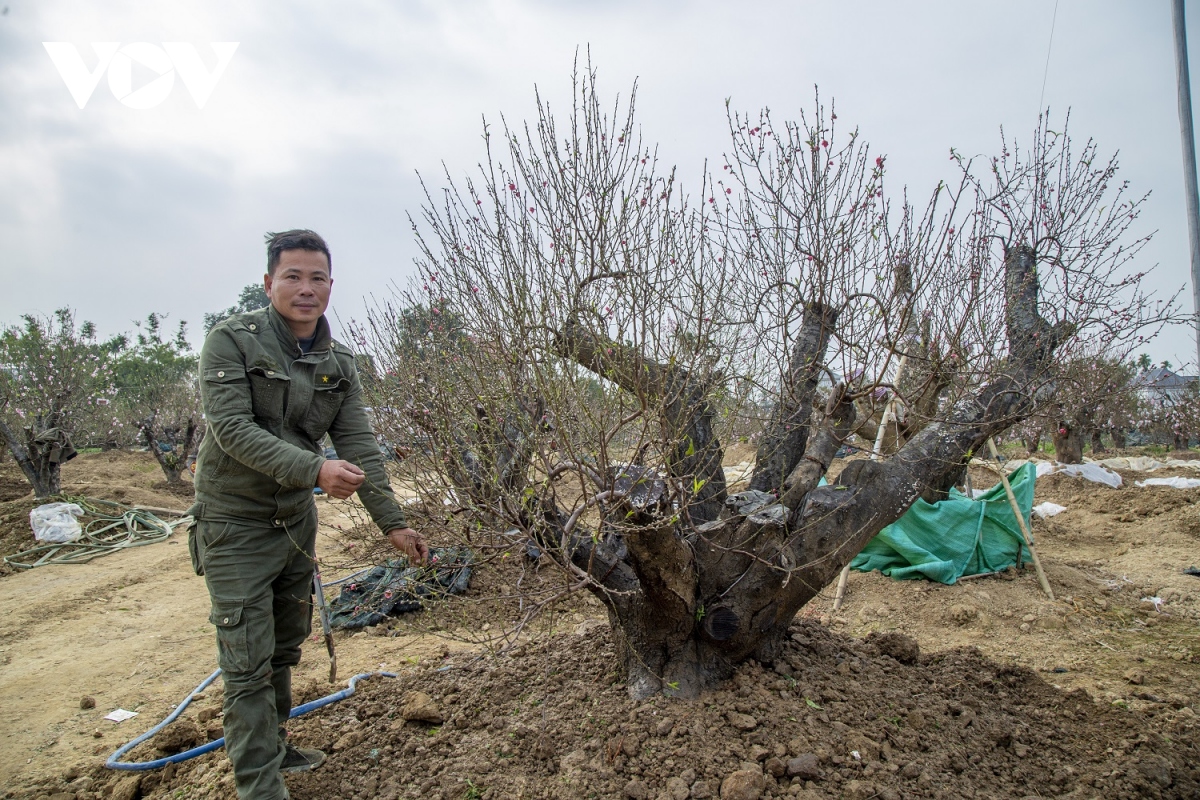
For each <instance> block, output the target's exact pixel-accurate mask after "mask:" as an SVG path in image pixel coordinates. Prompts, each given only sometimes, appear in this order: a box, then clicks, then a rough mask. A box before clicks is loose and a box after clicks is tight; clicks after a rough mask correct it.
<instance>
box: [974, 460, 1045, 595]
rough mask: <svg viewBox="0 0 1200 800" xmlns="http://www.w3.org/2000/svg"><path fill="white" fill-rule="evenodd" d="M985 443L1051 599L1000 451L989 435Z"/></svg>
mask: <svg viewBox="0 0 1200 800" xmlns="http://www.w3.org/2000/svg"><path fill="white" fill-rule="evenodd" d="M987 444H988V450H989V451H990V452H991V454H992V458H994V459H996V471H997V472H998V473H999V474H1000V482H1001V483H1003V484H1004V493H1005V494H1006V495H1008V504H1009V505H1010V506H1012V510H1013V513H1014V514H1016V516H1017V527H1018V528H1020V529H1021V538H1022V539H1024V540H1025V546H1026V547H1028V548H1029V557H1030V558H1032V559H1033V568H1034V570H1036V571H1037V577H1038V583H1040V584H1041V585H1042V591H1044V592H1045V593H1046V596H1047V597H1049V598H1050V599H1051V600H1053V599H1054V590H1053V589H1051V588H1050V581H1048V580H1046V572H1045V570H1043V569H1042V560H1041V559H1040V558H1038V554H1037V550H1036V549H1034V546H1033V533H1032V531H1030V530H1029V528H1028V526H1026V524H1025V515H1024V514H1022V513H1021V507H1020V506H1019V505H1018V504H1017V496H1016V495H1014V494H1013V490H1012V485H1011V484H1009V482H1008V475H1007V473H1005V471H1004V468H1003V467H1001V466H1000V465H999V462H1000V453H999V452H997V450H996V442H995V441H993V440H992V438H991V437H990V436H989V437H988V440H987Z"/></svg>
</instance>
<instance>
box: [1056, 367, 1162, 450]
mask: <svg viewBox="0 0 1200 800" xmlns="http://www.w3.org/2000/svg"><path fill="white" fill-rule="evenodd" d="M1134 376H1135V368H1134V365H1133V364H1131V363H1129V362H1127V361H1124V360H1122V359H1116V358H1106V357H1104V356H1091V357H1088V356H1084V357H1082V358H1078V359H1075V360H1073V361H1071V362H1068V363H1060V364H1058V366H1057V369H1056V374H1055V376H1054V381H1055V396H1054V402H1053V404H1052V405H1051V406H1050V407H1049V408H1048V409H1047V411H1046V413H1045V414H1044V415H1043V416H1044V424H1045V425H1046V427H1047V432H1048V433H1049V437H1050V440H1051V442H1053V444H1054V457H1055V459H1056V460H1058V461H1061V462H1062V463H1064V464H1080V463H1083V448H1084V445H1085V444H1088V443H1089V442H1090V444H1091V447H1092V453H1093V455H1096V454H1099V453H1103V452H1104V443H1103V436H1104V435H1105V434H1109V435H1110V436H1112V438H1113V443H1114V446H1116V447H1124V442H1125V437H1124V433H1125V431H1127V430H1130V429H1131V428H1132V427H1133V422H1134V418H1135V416H1136V412H1137V402H1138V399H1137V388H1136V386H1134V383H1133V379H1134Z"/></svg>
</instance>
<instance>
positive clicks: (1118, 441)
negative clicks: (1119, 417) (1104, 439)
mask: <svg viewBox="0 0 1200 800" xmlns="http://www.w3.org/2000/svg"><path fill="white" fill-rule="evenodd" d="M1112 440H1113V447H1115V448H1117V449H1118V450H1124V449H1125V444H1126V439H1125V431H1124V430H1122V429H1121V428H1113V429H1112Z"/></svg>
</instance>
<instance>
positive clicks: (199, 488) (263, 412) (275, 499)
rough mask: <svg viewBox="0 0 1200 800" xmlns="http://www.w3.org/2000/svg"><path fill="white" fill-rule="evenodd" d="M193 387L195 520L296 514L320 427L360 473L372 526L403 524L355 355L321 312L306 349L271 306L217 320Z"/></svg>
mask: <svg viewBox="0 0 1200 800" xmlns="http://www.w3.org/2000/svg"><path fill="white" fill-rule="evenodd" d="M200 393H201V397H202V399H203V402H204V416H205V420H206V421H207V423H208V433H207V434H206V435H205V437H204V440H203V441H202V442H201V443H200V454H199V457H198V458H197V464H196V505H195V506H193V507H192V509H191V513H193V514H194V515H195V516H196V518H197V519H204V520H212V521H226V522H235V521H242V522H246V521H248V522H265V523H267V524H269V525H274V526H281V525H288V524H291V523H293V522H296V521H298V520H299V519H301V518H302V517H303V516H304V515H305V514H306V513H308V512H309V509H310V508H311V507H312V504H313V487H315V486H316V485H317V475H318V473H319V472H320V470H321V465H322V464H323V463H325V458H324V457H323V456H322V451H321V447H320V444H319V442H320V441H321V439H322V438H323V437H324V436H325V434H326V433H328V434H329V438H330V439H332V440H333V446H334V449H336V450H337V453H338V457H339V458H343V459H345V460H347V461H350V462H352V463H354V464H356V465H358V466H359V467H360V468H361V469H362V470H363V472H365V473H366V476H367V477H366V481H365V482H364V483H363V486H362V487H361V488H360V489H359V491H358V496H359V499H360V500H362V502H363V505H365V506H366V507H367V511H368V512H369V513H370V514H371V518H372V519H374V520H375V524H377V525H378V526H379V527H380V528H381V529H382V530H384V531H389V530H392V529H393V528H403V527H405V523H404V513H403V512H402V511H401V510H400V507H399V506H398V505H397V504H396V499H395V496H394V495H393V494H392V490H391V487H390V486H389V485H388V476H387V472H386V471H385V470H384V467H383V457H382V456H381V454H380V452H379V444H378V442H377V441H376V439H375V434H374V433H373V432H372V431H371V423H370V421H369V420H368V419H367V412H366V409H365V407H364V406H363V401H362V383H361V382H360V381H359V377H358V369H357V367H356V366H355V362H354V354H353V353H352V352H351V351H350V350H348V349H347V348H346V347H344V346H342V345H341V344H339V343H337V342H335V341H334V340H333V339H332V338H331V337H330V334H329V323H328V321H327V320H326V319H325V317H324V316H322V317H321V319H320V320H319V321H318V322H317V338H316V340H315V341H314V343H313V348H312V350H311V351H309V352H308V353H307V354H301V352H300V345H299V344H298V343H297V341H296V337H295V336H294V335H293V334H292V332H291V329H290V328H288V326H287V322H286V321H285V320H284V319H283V318H282V317H280V316H279V314H278V313H277V312H276V311H275V309H274V308H272V307H270V306H268V307H267V308H263V309H259V310H258V311H250V312H248V313H245V314H234V315H233V316H231V317H229V318H228V319H225V320H223V321H222V322H219V323H218V324H217V325H215V326H214V327H213V329H212V331H210V332H209V334H208V338H206V339H205V340H204V347H203V348H202V349H201V351H200Z"/></svg>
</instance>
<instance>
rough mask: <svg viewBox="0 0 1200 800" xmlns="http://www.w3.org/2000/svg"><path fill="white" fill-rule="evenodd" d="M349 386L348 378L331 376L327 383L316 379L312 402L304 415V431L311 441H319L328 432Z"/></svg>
mask: <svg viewBox="0 0 1200 800" xmlns="http://www.w3.org/2000/svg"><path fill="white" fill-rule="evenodd" d="M349 388H350V379H349V378H342V377H340V376H336V377H331V378H330V382H329V383H328V384H326V383H323V382H321V380H320V379H319V378H318V379H317V383H316V384H315V385H314V386H313V397H312V403H311V404H310V405H309V407H308V413H307V414H305V416H304V432H305V433H307V434H308V435H309V436H311V437H312V439H313V441H320V440H321V437H322V436H324V435H325V434H326V433H328V432H329V426H330V425H332V424H333V421H334V420H335V419H337V415H338V412H339V411H341V409H342V401H343V400H345V398H346V392H347V390H349Z"/></svg>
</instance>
